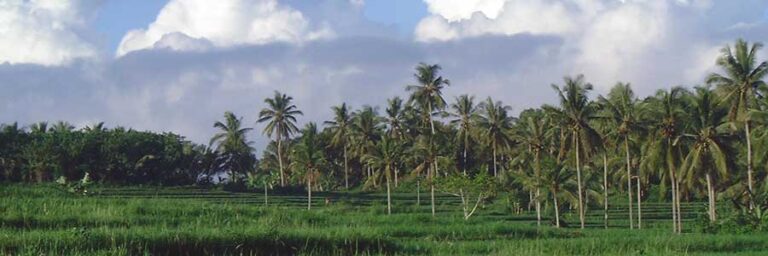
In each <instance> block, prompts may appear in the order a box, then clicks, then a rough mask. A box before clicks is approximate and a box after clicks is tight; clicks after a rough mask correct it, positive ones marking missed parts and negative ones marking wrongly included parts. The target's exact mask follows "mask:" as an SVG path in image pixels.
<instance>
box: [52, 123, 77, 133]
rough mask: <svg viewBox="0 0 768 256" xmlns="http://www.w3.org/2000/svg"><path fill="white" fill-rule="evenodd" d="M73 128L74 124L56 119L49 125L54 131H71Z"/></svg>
mask: <svg viewBox="0 0 768 256" xmlns="http://www.w3.org/2000/svg"><path fill="white" fill-rule="evenodd" d="M74 130H75V126H73V125H72V124H70V123H67V122H64V121H58V122H56V123H55V124H53V126H51V131H54V132H71V131H74Z"/></svg>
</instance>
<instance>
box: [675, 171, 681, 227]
mask: <svg viewBox="0 0 768 256" xmlns="http://www.w3.org/2000/svg"><path fill="white" fill-rule="evenodd" d="M675 189H677V191H675V194H676V195H677V202H675V206H676V207H677V233H683V213H682V208H680V201H681V198H682V196H681V195H680V181H677V180H675Z"/></svg>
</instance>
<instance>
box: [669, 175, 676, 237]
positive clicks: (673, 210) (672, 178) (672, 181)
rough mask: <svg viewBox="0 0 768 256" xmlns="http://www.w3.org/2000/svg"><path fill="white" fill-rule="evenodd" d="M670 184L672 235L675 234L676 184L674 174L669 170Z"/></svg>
mask: <svg viewBox="0 0 768 256" xmlns="http://www.w3.org/2000/svg"><path fill="white" fill-rule="evenodd" d="M669 179H670V183H671V184H672V233H677V184H675V183H676V181H675V172H674V171H672V170H670V177H669Z"/></svg>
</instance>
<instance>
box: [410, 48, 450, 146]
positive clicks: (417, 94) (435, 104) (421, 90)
mask: <svg viewBox="0 0 768 256" xmlns="http://www.w3.org/2000/svg"><path fill="white" fill-rule="evenodd" d="M440 69H441V67H440V65H437V64H435V65H428V64H426V63H420V64H419V65H418V66H416V74H414V75H413V76H414V77H415V78H416V81H417V82H418V83H419V85H409V86H407V87H406V88H405V90H406V91H408V92H411V98H410V102H416V103H418V104H419V106H420V107H423V108H425V109H426V116H427V117H428V121H429V125H430V128H431V130H432V134H435V124H434V123H433V121H432V115H433V114H434V113H433V111H435V110H441V109H443V108H445V99H443V92H442V90H443V89H444V88H445V87H446V86H448V85H450V81H449V80H448V79H445V78H443V77H442V76H439V75H438V72H439V71H440Z"/></svg>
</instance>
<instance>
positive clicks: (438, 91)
mask: <svg viewBox="0 0 768 256" xmlns="http://www.w3.org/2000/svg"><path fill="white" fill-rule="evenodd" d="M440 69H441V67H440V65H437V64H435V65H428V64H426V63H419V65H418V66H416V74H414V75H413V76H414V77H415V78H416V81H417V82H418V83H419V85H409V86H407V87H406V88H405V90H406V91H408V92H411V97H410V100H409V101H410V102H411V103H418V106H419V107H420V108H422V109H425V110H426V111H424V113H423V114H424V115H425V116H426V119H427V122H429V126H430V129H431V131H432V133H431V135H432V137H434V136H435V123H434V121H433V120H432V115H434V112H433V111H434V110H442V109H443V108H445V99H443V94H442V90H443V88H445V87H446V86H448V85H450V81H449V80H448V79H445V78H443V77H442V76H439V75H438V72H439V71H440ZM430 143H431V142H430ZM433 164H434V167H433V171H432V172H431V173H432V175H435V173H437V172H438V170H437V169H438V166H437V161H435V162H434V163H433ZM430 190H431V192H430V193H431V197H432V216H434V215H435V207H434V205H435V200H434V198H435V185H434V184H431V187H430Z"/></svg>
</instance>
